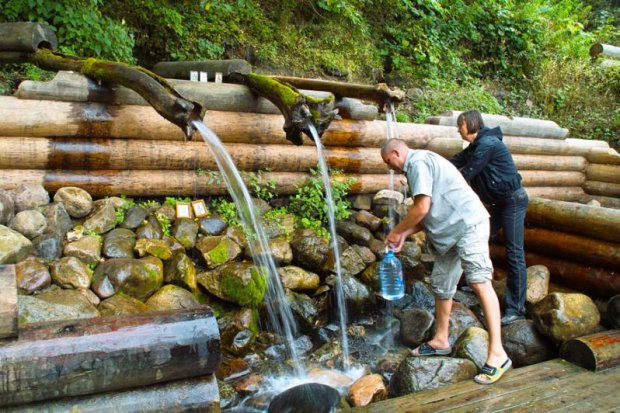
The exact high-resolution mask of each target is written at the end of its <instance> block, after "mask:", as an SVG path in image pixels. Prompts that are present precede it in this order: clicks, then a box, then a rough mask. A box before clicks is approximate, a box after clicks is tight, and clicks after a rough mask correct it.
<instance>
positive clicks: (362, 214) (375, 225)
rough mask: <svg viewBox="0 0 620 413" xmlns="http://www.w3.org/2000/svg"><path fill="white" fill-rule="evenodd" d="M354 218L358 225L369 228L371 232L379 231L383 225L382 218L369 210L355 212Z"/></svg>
mask: <svg viewBox="0 0 620 413" xmlns="http://www.w3.org/2000/svg"><path fill="white" fill-rule="evenodd" d="M353 219H354V220H355V222H356V223H357V224H358V225H361V226H363V227H365V228H368V229H369V230H370V231H371V232H375V231H377V230H378V229H379V226H380V225H381V218H379V217H376V216H374V215H373V214H371V213H370V212H368V211H357V212H355V213H353Z"/></svg>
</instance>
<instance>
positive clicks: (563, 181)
mask: <svg viewBox="0 0 620 413" xmlns="http://www.w3.org/2000/svg"><path fill="white" fill-rule="evenodd" d="M519 173H520V174H521V177H522V178H523V179H522V184H523V185H524V186H526V187H530V186H532V187H533V186H547V187H549V186H562V187H566V186H573V187H574V186H581V185H583V183H584V182H585V180H586V176H585V174H584V173H583V172H575V171H519Z"/></svg>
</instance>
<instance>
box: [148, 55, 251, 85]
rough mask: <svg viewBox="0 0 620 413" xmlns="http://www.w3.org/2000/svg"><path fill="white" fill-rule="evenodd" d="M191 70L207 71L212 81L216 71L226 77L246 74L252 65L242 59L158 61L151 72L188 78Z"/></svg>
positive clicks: (162, 75) (163, 75)
mask: <svg viewBox="0 0 620 413" xmlns="http://www.w3.org/2000/svg"><path fill="white" fill-rule="evenodd" d="M191 71H197V72H207V75H208V76H207V77H208V78H209V80H210V81H213V80H215V74H216V73H218V72H219V73H221V74H222V77H223V78H225V79H226V78H228V77H229V76H230V75H231V74H233V73H241V74H244V75H247V74H248V73H251V72H252V66H251V65H250V64H249V63H248V62H247V60H243V59H229V60H202V61H183V62H159V63H157V64H155V66H153V72H155V73H157V74H158V75H159V76H161V77H168V78H173V79H183V80H189V79H190V77H189V75H190V72H191Z"/></svg>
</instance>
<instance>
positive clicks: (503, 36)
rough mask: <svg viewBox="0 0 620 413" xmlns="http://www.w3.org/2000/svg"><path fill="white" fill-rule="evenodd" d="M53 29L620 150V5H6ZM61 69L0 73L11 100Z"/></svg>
mask: <svg viewBox="0 0 620 413" xmlns="http://www.w3.org/2000/svg"><path fill="white" fill-rule="evenodd" d="M10 21H38V22H45V23H48V24H49V25H51V26H52V28H53V29H54V30H55V32H56V35H57V36H58V41H59V46H60V47H59V49H60V51H61V52H63V53H66V54H71V55H76V56H82V57H101V58H105V59H109V60H117V61H123V62H127V63H133V64H139V65H141V66H144V67H146V68H151V67H152V66H153V65H154V64H155V63H157V62H159V61H168V60H205V59H230V58H242V59H246V60H248V61H249V62H250V63H251V64H252V65H253V67H254V70H255V71H256V72H259V73H269V74H287V75H294V76H302V77H313V78H326V79H333V80H341V81H349V82H358V83H376V82H387V83H388V84H389V85H390V86H397V87H400V88H402V89H404V90H406V91H407V100H406V101H405V103H404V104H402V105H401V106H400V107H399V108H398V120H399V121H405V122H411V121H415V122H420V121H423V120H424V119H425V117H426V116H428V115H432V114H438V113H440V112H442V111H445V110H448V109H457V110H464V109H470V108H475V109H478V110H481V111H483V112H486V113H502V114H507V115H514V116H526V117H537V118H547V119H552V120H554V121H556V122H557V123H559V124H560V125H561V126H562V127H567V128H569V129H570V131H571V136H573V137H577V138H586V139H588V138H589V139H603V140H606V141H608V142H610V144H612V146H614V147H615V148H616V149H618V148H619V147H620V65H616V66H613V67H603V66H601V65H600V64H598V63H597V62H592V60H591V59H590V57H589V54H588V50H589V48H590V46H591V45H592V44H593V43H595V42H603V43H608V44H612V45H616V46H620V1H618V0H586V1H577V0H531V1H518V0H488V1H475V0H417V1H412V0H373V1H369V0H282V1H273V0H237V1H219V0H201V1H198V0H194V1H190V0H185V1H166V0H62V1H49V0H0V22H10ZM52 76H53V73H50V72H46V71H43V70H41V69H39V68H37V67H35V66H31V65H20V66H10V65H6V66H3V67H0V94H4V95H7V94H12V93H13V92H14V90H15V88H16V87H17V85H18V84H19V82H21V81H22V80H24V79H33V80H45V79H49V78H51V77H52Z"/></svg>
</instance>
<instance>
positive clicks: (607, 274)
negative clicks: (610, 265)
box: [489, 244, 620, 297]
mask: <svg viewBox="0 0 620 413" xmlns="http://www.w3.org/2000/svg"><path fill="white" fill-rule="evenodd" d="M489 247H490V252H491V258H492V259H493V261H494V262H497V263H499V264H500V266H502V267H505V266H506V256H505V249H504V247H503V246H501V245H497V244H490V246H489ZM525 262H526V263H527V265H528V266H532V265H544V266H545V267H547V269H548V270H549V273H550V274H551V281H552V282H554V283H558V284H561V285H564V286H566V287H570V288H573V289H575V290H578V291H582V292H584V293H587V294H594V295H597V296H601V297H611V296H614V295H616V294H618V293H620V277H618V275H617V271H614V270H610V269H607V268H601V267H593V266H591V265H583V264H579V263H577V262H574V261H568V260H563V259H561V258H556V257H549V256H547V255H542V254H537V253H534V252H530V251H526V252H525Z"/></svg>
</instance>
